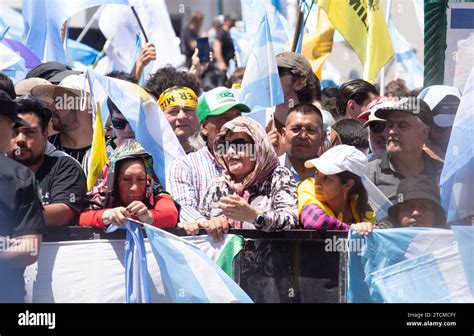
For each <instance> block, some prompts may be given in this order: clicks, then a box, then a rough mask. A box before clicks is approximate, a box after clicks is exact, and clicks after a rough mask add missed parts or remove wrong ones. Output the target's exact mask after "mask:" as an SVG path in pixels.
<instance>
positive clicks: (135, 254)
mask: <svg viewBox="0 0 474 336" xmlns="http://www.w3.org/2000/svg"><path fill="white" fill-rule="evenodd" d="M110 226H112V225H110ZM123 228H125V229H126V230H127V238H126V242H125V300H126V302H127V303H151V302H152V299H151V287H150V280H149V275H148V266H147V260H146V251H145V241H144V239H143V232H142V228H141V227H140V224H136V223H134V222H131V221H129V222H128V223H126V224H125V225H123Z"/></svg>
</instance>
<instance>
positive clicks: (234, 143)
mask: <svg viewBox="0 0 474 336" xmlns="http://www.w3.org/2000/svg"><path fill="white" fill-rule="evenodd" d="M220 144H221V145H223V146H225V148H230V146H242V145H253V144H254V142H253V141H247V140H245V139H234V140H232V141H230V140H222V141H221V142H220Z"/></svg>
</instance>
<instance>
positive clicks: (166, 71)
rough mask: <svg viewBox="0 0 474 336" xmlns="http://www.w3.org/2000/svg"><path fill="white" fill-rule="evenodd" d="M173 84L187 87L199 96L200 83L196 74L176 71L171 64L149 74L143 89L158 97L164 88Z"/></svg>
mask: <svg viewBox="0 0 474 336" xmlns="http://www.w3.org/2000/svg"><path fill="white" fill-rule="evenodd" d="M173 86H185V87H188V88H190V89H191V90H193V91H194V93H196V96H199V94H200V91H201V90H200V87H201V84H200V83H199V79H198V78H197V77H196V76H194V75H192V74H189V73H187V72H185V71H178V70H176V69H175V68H173V67H171V66H167V67H164V68H161V69H158V71H156V72H155V73H154V74H153V75H151V76H150V77H149V78H148V80H147V82H146V84H145V90H146V91H147V92H148V93H150V94H152V95H153V96H155V97H156V99H158V98H159V97H160V96H161V94H162V93H163V92H164V91H165V90H166V89H169V88H170V87H173Z"/></svg>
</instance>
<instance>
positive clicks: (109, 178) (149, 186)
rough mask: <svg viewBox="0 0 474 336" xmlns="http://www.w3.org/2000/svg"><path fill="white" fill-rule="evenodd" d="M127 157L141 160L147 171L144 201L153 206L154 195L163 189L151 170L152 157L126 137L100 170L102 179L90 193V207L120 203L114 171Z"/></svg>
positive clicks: (133, 140) (102, 206)
mask: <svg viewBox="0 0 474 336" xmlns="http://www.w3.org/2000/svg"><path fill="white" fill-rule="evenodd" d="M128 159H132V160H142V161H143V164H144V165H145V169H146V173H147V182H146V190H145V199H144V203H145V205H147V207H153V206H154V203H155V199H156V197H157V196H158V195H159V194H160V193H163V192H164V190H163V189H162V187H161V185H160V183H159V180H158V178H157V177H156V174H155V172H154V170H153V159H152V157H151V155H150V154H149V153H148V152H147V151H145V149H144V148H143V147H142V145H140V143H139V142H138V141H136V140H135V139H127V140H126V141H125V142H124V143H123V144H121V145H120V146H118V147H117V148H116V149H115V150H114V152H113V153H112V154H111V156H110V158H109V163H108V165H107V166H106V167H105V169H104V171H103V172H102V176H103V177H104V180H103V181H102V183H101V185H100V186H99V187H98V188H97V189H98V190H96V193H94V195H91V196H92V197H91V201H92V202H91V207H92V208H113V207H116V206H119V205H120V200H119V196H118V185H117V177H118V176H117V175H116V173H117V172H118V168H119V166H120V163H121V162H123V161H124V160H128Z"/></svg>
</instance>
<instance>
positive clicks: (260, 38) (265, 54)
mask: <svg viewBox="0 0 474 336" xmlns="http://www.w3.org/2000/svg"><path fill="white" fill-rule="evenodd" d="M239 101H241V102H242V103H244V104H246V105H247V106H248V107H250V109H251V112H250V113H249V114H248V115H247V116H248V117H250V118H253V119H255V120H256V121H257V122H259V123H260V125H262V127H263V128H265V126H266V119H265V118H266V113H265V109H266V108H268V107H272V106H275V105H278V104H281V103H283V102H284V97H283V90H282V88H281V82H280V77H279V76H278V67H277V63H276V58H275V54H274V52H273V44H272V36H271V33H270V25H269V23H268V17H267V15H266V14H265V16H264V17H263V19H262V21H261V22H260V26H259V29H258V33H257V37H256V40H255V43H254V45H253V47H252V51H251V53H250V56H249V60H248V63H247V67H246V68H245V73H244V78H243V79H242V89H241V91H240V97H239Z"/></svg>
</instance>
